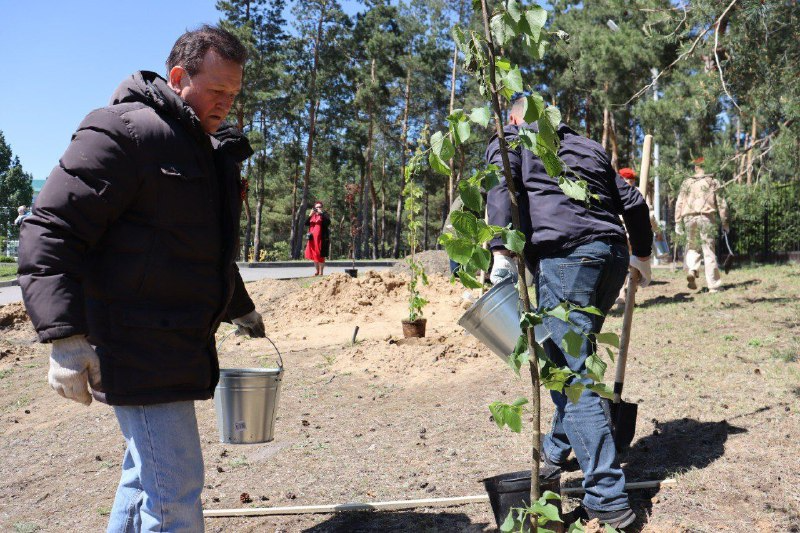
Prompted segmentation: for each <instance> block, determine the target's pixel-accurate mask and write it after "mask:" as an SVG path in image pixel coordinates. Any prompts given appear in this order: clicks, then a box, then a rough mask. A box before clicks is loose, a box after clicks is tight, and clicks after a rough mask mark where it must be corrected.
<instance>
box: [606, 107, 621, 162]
mask: <svg viewBox="0 0 800 533" xmlns="http://www.w3.org/2000/svg"><path fill="white" fill-rule="evenodd" d="M616 129H617V125H616V122H615V121H614V114H613V113H610V120H609V127H608V140H609V141H611V166H612V167H614V170H619V147H618V146H617V132H616Z"/></svg>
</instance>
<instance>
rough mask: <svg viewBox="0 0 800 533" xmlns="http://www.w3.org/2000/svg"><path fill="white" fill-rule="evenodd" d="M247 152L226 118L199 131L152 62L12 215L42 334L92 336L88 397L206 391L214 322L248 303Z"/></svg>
mask: <svg viewBox="0 0 800 533" xmlns="http://www.w3.org/2000/svg"><path fill="white" fill-rule="evenodd" d="M251 153H252V150H251V149H250V146H249V144H248V143H247V140H246V139H245V138H244V137H243V136H242V135H241V134H240V133H238V132H236V131H235V130H233V129H231V128H230V127H225V128H223V129H221V130H220V131H218V132H217V133H216V134H215V137H211V136H209V135H207V134H206V133H205V132H204V131H203V130H202V128H201V126H200V123H199V120H198V119H197V116H196V115H195V114H194V112H193V111H192V110H191V108H189V106H188V105H187V104H186V103H185V102H184V101H183V100H182V99H181V98H180V97H178V96H177V95H176V94H175V92H174V91H172V90H171V89H170V88H169V87H168V86H167V83H166V81H165V80H164V79H163V78H161V77H159V76H158V75H157V74H154V73H152V72H139V73H136V74H134V75H133V76H132V77H131V78H129V79H127V80H125V81H124V82H123V83H122V84H121V85H120V87H119V88H118V89H117V91H116V93H115V95H114V97H113V100H112V103H111V105H110V106H108V107H105V108H102V109H98V110H95V111H93V112H91V113H90V114H89V115H88V116H87V117H86V118H85V119H84V120H83V122H82V123H81V125H80V126H79V127H78V130H77V131H76V132H75V134H74V135H73V137H72V142H71V143H70V145H69V147H68V148H67V151H66V152H65V153H64V155H63V157H62V158H61V160H60V162H59V165H58V166H57V167H56V168H55V169H54V170H53V171H52V173H51V174H50V177H49V178H48V179H47V181H46V183H45V185H44V187H43V188H42V191H41V193H40V194H39V196H38V198H37V200H36V204H35V206H34V210H33V214H32V215H31V216H29V217H28V218H27V219H26V220H25V223H24V224H23V225H22V233H21V239H20V257H19V275H20V285H21V286H22V293H23V298H24V301H25V306H26V307H27V310H28V313H29V314H30V317H31V320H32V321H33V324H34V326H35V327H36V331H37V332H38V334H39V339H40V340H41V341H42V342H49V341H52V340H54V339H59V338H63V337H68V336H71V335H78V334H86V335H88V337H89V341H90V342H91V343H92V344H94V345H96V349H97V353H98V355H99V357H100V370H101V380H102V387H101V390H98V391H95V398H97V399H98V400H100V401H103V402H106V403H109V404H112V405H145V404H152V403H162V402H170V401H180V400H198V399H207V398H210V397H211V394H212V392H213V390H214V387H215V386H216V383H217V381H218V379H219V364H218V361H217V354H216V348H215V345H214V332H215V331H216V329H217V327H218V326H219V324H220V321H222V320H223V319H226V317H238V316H241V315H244V314H246V313H248V312H250V311H251V310H253V309H254V306H253V303H252V301H251V300H250V298H249V296H248V295H247V292H246V290H245V289H244V284H243V283H242V279H241V276H240V275H239V272H238V269H237V268H236V263H235V256H236V253H237V249H238V228H239V215H240V210H241V196H240V192H241V182H240V175H239V164H240V162H241V161H242V160H244V159H245V158H246V157H248V156H249V155H250V154H251Z"/></svg>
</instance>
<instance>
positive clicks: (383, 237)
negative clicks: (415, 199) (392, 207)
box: [381, 151, 386, 257]
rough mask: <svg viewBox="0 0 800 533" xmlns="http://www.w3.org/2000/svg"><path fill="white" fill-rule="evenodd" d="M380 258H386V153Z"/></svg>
mask: <svg viewBox="0 0 800 533" xmlns="http://www.w3.org/2000/svg"><path fill="white" fill-rule="evenodd" d="M381 257H386V151H384V152H383V165H381Z"/></svg>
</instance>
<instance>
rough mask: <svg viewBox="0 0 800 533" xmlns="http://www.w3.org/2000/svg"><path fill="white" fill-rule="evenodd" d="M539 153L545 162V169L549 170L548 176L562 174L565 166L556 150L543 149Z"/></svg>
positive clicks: (553, 176)
mask: <svg viewBox="0 0 800 533" xmlns="http://www.w3.org/2000/svg"><path fill="white" fill-rule="evenodd" d="M537 155H538V156H539V158H541V160H542V163H544V169H545V171H547V175H548V176H550V177H552V178H555V177H556V176H561V174H562V173H563V172H564V166H563V164H562V163H561V159H559V157H558V156H557V155H556V154H555V152H552V151H550V150H542V151H541V152H540V153H539V154H537ZM584 183H585V182H584Z"/></svg>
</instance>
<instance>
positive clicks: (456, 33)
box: [450, 25, 469, 53]
mask: <svg viewBox="0 0 800 533" xmlns="http://www.w3.org/2000/svg"><path fill="white" fill-rule="evenodd" d="M450 34H451V35H452V36H453V42H455V43H456V46H458V49H459V50H461V51H462V52H464V53H467V52H468V51H469V47H468V46H467V40H466V39H465V38H464V30H462V29H461V27H460V26H458V25H456V26H453V31H452V32H450Z"/></svg>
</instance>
